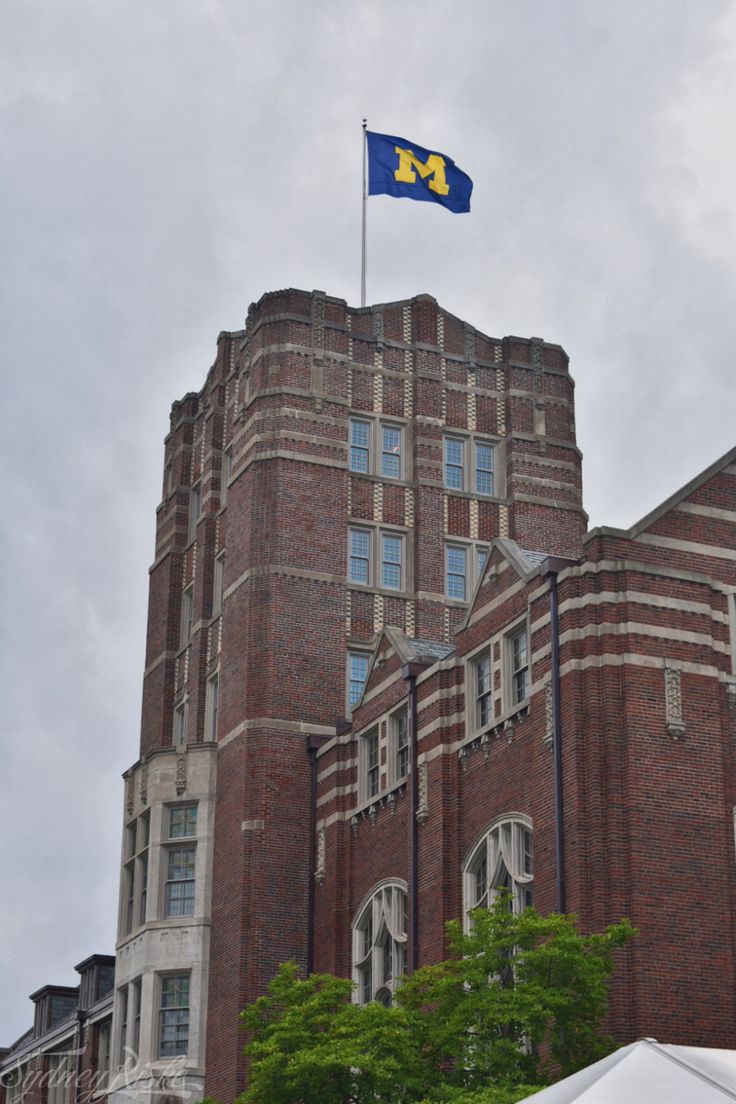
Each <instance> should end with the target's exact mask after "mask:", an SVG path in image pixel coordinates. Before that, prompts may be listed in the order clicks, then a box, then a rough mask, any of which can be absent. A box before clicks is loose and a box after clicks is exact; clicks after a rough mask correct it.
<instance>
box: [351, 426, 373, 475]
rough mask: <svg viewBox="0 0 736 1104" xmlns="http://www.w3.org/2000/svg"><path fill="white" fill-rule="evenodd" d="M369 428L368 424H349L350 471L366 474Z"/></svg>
mask: <svg viewBox="0 0 736 1104" xmlns="http://www.w3.org/2000/svg"><path fill="white" fill-rule="evenodd" d="M369 441H370V426H369V424H368V422H353V421H351V423H350V470H351V471H356V472H367V471H368V467H369V453H368V448H369Z"/></svg>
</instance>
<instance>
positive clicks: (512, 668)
mask: <svg viewBox="0 0 736 1104" xmlns="http://www.w3.org/2000/svg"><path fill="white" fill-rule="evenodd" d="M522 636H523V637H524V646H525V651H524V655H525V660H526V662H525V663H523V664H522V665H518V664H517V663H516V657H515V652H514V647H515V643H516V641H517V640H518V639H519V638H520V637H522ZM502 664H503V699H502V700H503V710H504V713H511V712H514V711H515V710H517V709H521V708H523V706H525V705H526V704H528V702H529V697H530V695H531V685H532V655H531V634H530V631H529V617H528V615H525V616H524V617H523V618H520V619H519V620H518V621H516V622H515V623H514V624H513V625H512V626H511V627H510V628H509V629H507V630H506V632H505V633H504V635H503V643H502ZM519 675H523V679H524V690H525V693H524V694H523V695H522V696H519V691H518V686H517V679H518V677H519Z"/></svg>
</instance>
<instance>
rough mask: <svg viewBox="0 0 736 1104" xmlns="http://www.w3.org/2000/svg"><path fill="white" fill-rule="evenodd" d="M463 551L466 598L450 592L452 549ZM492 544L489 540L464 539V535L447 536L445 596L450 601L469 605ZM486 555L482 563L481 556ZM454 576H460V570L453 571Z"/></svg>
mask: <svg viewBox="0 0 736 1104" xmlns="http://www.w3.org/2000/svg"><path fill="white" fill-rule="evenodd" d="M451 550H452V551H456V552H460V551H461V552H462V553H463V555H464V563H465V572H464V575H463V578H464V580H465V587H464V593H465V597H464V598H458V597H456V596H454V595H451V594H450V585H449V584H450V574H451V573H450V570H449V566H450V562H449V553H450V551H451ZM490 550H491V546H490V543H489V542H487V541H477V540H464V539H463V538H462V537H450V536H446V537H445V565H444V568H445V571H444V575H445V598H446V600H447V601H448V602H457V603H458V604H459V605H468V603H469V602H470V601H471V599H472V597H473V595H474V594H475V589H476V587H477V585H478V580H479V579H480V577H481V575H482V573H483V569H484V568H485V565H486V563H487V562H488V556H489V554H490ZM481 555H483V556H484V560H483V563H482V565H481V562H480V557H481ZM452 574H453V576H454V577H460V575H459V572H453V573H452Z"/></svg>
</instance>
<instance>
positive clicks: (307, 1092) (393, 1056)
mask: <svg viewBox="0 0 736 1104" xmlns="http://www.w3.org/2000/svg"><path fill="white" fill-rule="evenodd" d="M352 988H353V986H352V983H351V982H350V981H346V980H345V979H344V978H337V977H333V976H332V975H331V974H313V975H312V976H311V977H309V978H306V979H305V978H301V977H300V976H299V971H298V968H297V967H296V966H295V965H294V963H288V962H287V963H285V964H284V965H282V966H281V968H280V970H279V972H278V974H277V975H276V977H275V978H274V980H273V981H272V982H271V984H270V985H269V988H268V992H267V993H266V995H265V996H263V997H260V998H259V999H258V1000H256V1001H255V1002H254V1003H253V1004H251V1005H250V1006H249V1007H248V1008H246V1009H245V1011H244V1012H243V1013H242V1014H241V1018H242V1021H243V1025H244V1026H245V1028H246V1029H247V1030H248V1031H250V1032H251V1033H252V1038H251V1042H250V1043H249V1044H248V1046H247V1047H246V1053H247V1054H248V1056H249V1058H250V1071H249V1087H248V1089H247V1091H246V1092H245V1093H244V1094H243V1096H242V1097H241V1098H240V1099H241V1101H242V1104H246V1102H248V1104H251V1102H252V1104H297V1102H298V1104H348V1102H349V1104H363V1102H364V1101H365V1102H370V1104H376V1101H386V1102H387V1104H391V1102H394V1101H395V1102H396V1104H399V1102H401V1104H403V1102H404V1101H417V1100H421V1099H422V1098H423V1096H424V1095H425V1093H426V1092H427V1091H428V1090H429V1088H430V1082H429V1080H428V1072H429V1071H428V1069H427V1066H426V1063H424V1061H423V1060H422V1056H421V1054H420V1052H419V1049H418V1047H417V1045H416V1042H415V1041H414V1038H413V1033H412V1029H413V1020H414V1018H415V1017H414V1016H413V1015H412V1014H411V1013H408V1012H404V1011H403V1010H401V1009H399V1008H386V1007H384V1006H383V1005H380V1004H368V1005H365V1006H362V1005H357V1004H353V1003H352V1002H351V999H350V997H351V992H352Z"/></svg>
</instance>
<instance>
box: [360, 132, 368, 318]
mask: <svg viewBox="0 0 736 1104" xmlns="http://www.w3.org/2000/svg"><path fill="white" fill-rule="evenodd" d="M367 126H368V120H367V119H364V120H363V225H362V249H361V257H360V305H361V307H364V306H365V214H366V200H367V198H368V180H367V177H368V138H367V136H366V128H367Z"/></svg>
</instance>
